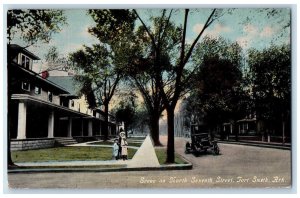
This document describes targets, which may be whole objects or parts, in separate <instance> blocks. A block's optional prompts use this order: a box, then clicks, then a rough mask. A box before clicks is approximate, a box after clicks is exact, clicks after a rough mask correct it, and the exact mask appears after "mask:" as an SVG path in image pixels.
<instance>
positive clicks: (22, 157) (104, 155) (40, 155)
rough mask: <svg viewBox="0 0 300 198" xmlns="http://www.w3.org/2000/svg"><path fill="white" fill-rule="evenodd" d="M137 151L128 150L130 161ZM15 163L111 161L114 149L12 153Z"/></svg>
mask: <svg viewBox="0 0 300 198" xmlns="http://www.w3.org/2000/svg"><path fill="white" fill-rule="evenodd" d="M136 151H137V150H136V149H131V148H128V159H131V158H132V157H133V156H134V154H135V152H136ZM12 159H13V161H14V162H16V163H19V162H48V161H88V160H111V159H112V148H109V147H87V146H82V147H80V146H78V147H75V146H72V147H55V148H48V149H36V150H27V151H12Z"/></svg>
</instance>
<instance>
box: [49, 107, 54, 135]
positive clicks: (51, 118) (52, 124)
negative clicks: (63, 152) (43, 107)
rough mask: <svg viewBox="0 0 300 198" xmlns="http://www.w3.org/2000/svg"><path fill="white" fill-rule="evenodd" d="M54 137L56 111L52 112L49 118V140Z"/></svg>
mask: <svg viewBox="0 0 300 198" xmlns="http://www.w3.org/2000/svg"><path fill="white" fill-rule="evenodd" d="M53 137H54V111H51V112H50V114H49V118H48V138H53Z"/></svg>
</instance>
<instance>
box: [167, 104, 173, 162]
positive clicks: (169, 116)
mask: <svg viewBox="0 0 300 198" xmlns="http://www.w3.org/2000/svg"><path fill="white" fill-rule="evenodd" d="M167 119H168V145H167V159H166V163H174V162H175V148H174V108H168V109H167Z"/></svg>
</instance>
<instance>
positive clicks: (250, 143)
mask: <svg viewBox="0 0 300 198" xmlns="http://www.w3.org/2000/svg"><path fill="white" fill-rule="evenodd" d="M218 143H222V144H236V145H243V146H256V147H263V148H274V149H282V150H291V147H290V146H283V145H272V144H263V143H252V142H233V141H222V140H218Z"/></svg>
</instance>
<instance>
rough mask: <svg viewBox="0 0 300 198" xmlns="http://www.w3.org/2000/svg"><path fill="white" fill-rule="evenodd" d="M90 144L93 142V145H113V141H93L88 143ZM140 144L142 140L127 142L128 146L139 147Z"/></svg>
mask: <svg viewBox="0 0 300 198" xmlns="http://www.w3.org/2000/svg"><path fill="white" fill-rule="evenodd" d="M90 144H93V145H111V146H112V145H113V142H93V143H90ZM141 145H142V142H141V143H138V142H128V146H136V147H140V146H141Z"/></svg>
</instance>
